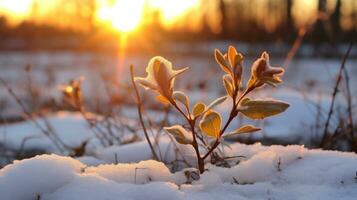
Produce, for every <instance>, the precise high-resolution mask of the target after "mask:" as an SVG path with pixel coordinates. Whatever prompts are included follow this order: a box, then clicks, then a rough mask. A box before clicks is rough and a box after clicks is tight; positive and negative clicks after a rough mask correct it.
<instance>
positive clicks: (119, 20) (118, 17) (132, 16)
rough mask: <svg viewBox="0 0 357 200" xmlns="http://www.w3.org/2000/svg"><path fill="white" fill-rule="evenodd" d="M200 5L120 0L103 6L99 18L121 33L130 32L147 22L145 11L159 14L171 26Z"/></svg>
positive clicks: (193, 1) (192, 1) (192, 0)
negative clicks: (144, 21)
mask: <svg viewBox="0 0 357 200" xmlns="http://www.w3.org/2000/svg"><path fill="white" fill-rule="evenodd" d="M198 3H199V2H198V1H197V0H173V1H166V0H146V1H145V0H132V1H128V0H118V1H115V2H114V3H113V4H111V5H107V4H105V5H101V6H100V8H99V10H98V11H97V17H98V20H99V21H101V22H105V23H107V24H109V25H111V26H112V27H113V28H115V29H117V30H118V31H120V32H130V31H133V30H135V29H136V28H137V27H138V26H139V25H140V23H142V22H143V20H145V19H143V13H144V12H145V11H149V10H150V11H157V12H159V13H160V17H161V20H162V21H163V22H164V23H165V24H170V23H171V22H173V21H175V20H176V19H177V18H178V17H179V16H181V15H183V14H184V13H185V12H187V11H188V10H189V9H191V8H193V7H194V6H195V5H198Z"/></svg>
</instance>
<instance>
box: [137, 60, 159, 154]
mask: <svg viewBox="0 0 357 200" xmlns="http://www.w3.org/2000/svg"><path fill="white" fill-rule="evenodd" d="M130 75H131V83H132V84H133V87H134V90H135V94H136V106H137V110H138V115H139V120H140V124H141V126H142V128H143V131H144V134H145V138H146V140H147V142H148V144H149V146H150V149H151V152H152V155H153V157H154V159H155V160H158V156H157V154H156V152H155V150H154V147H153V145H152V143H151V141H150V138H149V134H148V132H147V129H146V127H145V123H144V120H143V116H142V110H141V109H142V108H141V105H142V103H141V97H140V94H139V91H138V88H137V87H136V83H135V80H134V66H133V65H131V66H130Z"/></svg>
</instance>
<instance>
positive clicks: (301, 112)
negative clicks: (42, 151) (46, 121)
mask: <svg viewBox="0 0 357 200" xmlns="http://www.w3.org/2000/svg"><path fill="white" fill-rule="evenodd" d="M356 41H357V1H355V0H51V1H48V0H0V78H1V80H2V82H1V83H2V84H1V85H0V123H1V124H2V126H1V128H0V132H3V133H7V135H9V134H10V133H11V131H8V130H7V129H6V125H9V124H12V123H15V122H21V121H23V120H24V119H28V118H29V116H32V114H36V115H40V114H39V113H45V114H49V113H50V114H51V113H56V112H58V111H60V110H70V111H78V108H73V106H68V105H67V104H66V102H65V101H64V96H63V92H66V91H67V89H68V91H72V89H73V88H72V89H71V87H72V86H73V85H72V86H71V85H69V87H67V86H68V84H71V83H70V82H71V80H72V83H73V80H77V81H80V82H81V83H82V85H81V86H82V88H81V93H82V95H83V99H84V100H83V101H84V104H85V106H86V111H88V112H93V113H96V114H99V115H104V116H108V115H110V116H112V115H113V113H117V115H118V116H125V117H128V118H132V119H135V118H137V116H136V115H135V112H133V109H134V111H135V106H134V103H135V100H134V99H133V98H132V87H131V85H130V82H129V80H130V74H129V71H128V68H129V65H130V64H133V65H134V66H135V72H136V74H138V75H144V73H145V70H144V69H145V67H146V65H147V62H148V61H149V59H150V58H151V57H152V56H156V55H161V56H164V57H165V58H167V59H169V60H170V61H172V62H173V63H174V66H177V67H182V66H189V67H190V70H189V71H188V72H187V73H186V74H185V76H182V78H180V80H178V88H179V89H181V90H183V91H185V92H186V93H188V94H190V95H191V98H192V101H198V100H200V99H201V100H202V99H203V101H207V102H209V101H210V100H213V99H214V98H216V97H218V96H219V95H222V94H223V93H224V88H223V87H222V85H221V76H222V73H221V72H220V71H219V70H220V69H219V67H218V66H217V64H216V63H215V60H214V56H213V51H214V49H215V48H218V49H220V50H221V51H224V52H225V51H226V50H227V48H228V45H233V46H235V47H236V48H237V49H238V50H239V51H240V52H242V53H243V54H244V55H245V57H246V58H245V61H244V71H245V72H244V73H245V74H246V75H247V76H248V74H249V72H250V66H251V64H252V62H253V61H254V60H255V59H256V58H258V57H259V56H260V54H261V53H262V52H263V51H268V52H269V53H270V56H271V64H272V65H273V66H283V67H285V69H286V75H285V77H284V80H285V83H284V84H283V86H282V87H279V88H277V89H275V88H270V89H268V90H265V91H261V92H259V93H258V94H257V95H258V96H261V97H265V96H268V97H270V96H272V95H273V97H277V98H280V99H283V100H285V101H288V102H289V103H290V104H291V107H290V108H289V110H288V112H287V113H286V114H283V115H281V116H278V117H274V118H273V119H272V120H266V121H263V122H259V123H260V124H259V125H260V126H263V127H264V131H263V132H262V133H257V134H256V135H254V136H251V135H249V136H242V137H241V138H237V140H239V141H241V142H246V143H253V142H256V141H259V142H263V143H265V144H304V145H306V146H307V147H311V148H313V147H323V148H328V149H339V150H347V151H356V149H357V148H356V147H357V142H355V141H357V139H355V138H356V136H355V135H354V133H355V128H354V127H356V126H353V124H355V119H356V117H353V114H354V113H356V112H355V111H356V105H355V100H356V95H355V94H356V92H357V87H356V85H357V80H356V77H357V76H356V75H357V68H356V64H357V60H356V59H357V49H356V48H352V50H351V52H350V53H349V55H347V54H346V52H347V49H348V47H349V45H350V43H352V42H356ZM343 57H346V59H345V61H346V65H342V63H343ZM342 66H343V68H342ZM202 72H204V73H202ZM338 77H340V78H341V79H340V80H339V78H338ZM63 88H64V89H63ZM334 90H336V95H333V93H334ZM143 95H146V96H144V99H145V101H144V104H145V106H146V107H147V108H148V109H150V110H160V109H163V108H162V106H160V105H157V103H156V102H155V101H154V100H150V99H154V98H153V96H150V94H146V93H144V94H143ZM332 101H334V103H333V104H332V105H331V102H332ZM227 105H228V104H227ZM130 109H132V110H131V111H130ZM226 109H227V107H224V106H222V107H220V110H221V111H225V110H226ZM330 110H332V113H331V111H330ZM29 114H31V115H29ZM329 116H330V117H329ZM326 121H328V122H326ZM243 122H244V121H239V122H237V123H243ZM254 123H258V122H254ZM326 124H327V125H326ZM326 126H327V128H326ZM233 128H234V127H233ZM326 134H331V137H332V139H334V140H330V141H329V143H327V144H324V146H321V145H322V144H321V136H322V135H326ZM341 135H342V136H341ZM335 136H336V137H337V138H334V137H335ZM4 138H5V136H4ZM22 139H23V138H22ZM335 140H336V141H335ZM4 141H6V140H5V139H4V140H3V143H6V142H4ZM0 146H1V145H0Z"/></svg>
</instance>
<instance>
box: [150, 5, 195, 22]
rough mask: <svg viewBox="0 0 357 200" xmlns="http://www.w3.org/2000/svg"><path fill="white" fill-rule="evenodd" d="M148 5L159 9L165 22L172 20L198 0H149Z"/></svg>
mask: <svg viewBox="0 0 357 200" xmlns="http://www.w3.org/2000/svg"><path fill="white" fill-rule="evenodd" d="M149 3H150V6H152V7H154V8H156V9H159V10H160V11H161V14H162V17H163V19H164V20H165V22H171V21H174V20H175V19H176V18H177V17H179V16H181V15H183V14H184V13H185V12H186V11H188V10H189V9H190V8H193V7H194V6H196V5H198V4H199V1H198V0H176V1H168V0H150V1H149Z"/></svg>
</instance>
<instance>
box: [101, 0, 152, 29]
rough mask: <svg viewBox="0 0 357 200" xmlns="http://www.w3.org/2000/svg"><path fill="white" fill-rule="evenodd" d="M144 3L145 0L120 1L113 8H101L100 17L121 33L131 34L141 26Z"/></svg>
mask: <svg viewBox="0 0 357 200" xmlns="http://www.w3.org/2000/svg"><path fill="white" fill-rule="evenodd" d="M144 3H145V1H144V0H131V1H128V0H118V1H116V3H115V4H114V5H113V6H110V7H102V8H100V9H99V10H98V17H99V18H100V19H101V20H105V21H110V23H111V25H112V26H113V27H114V28H116V29H118V30H119V31H121V32H129V31H132V30H134V29H135V28H136V27H137V26H138V25H139V24H140V21H141V17H142V13H143V8H144Z"/></svg>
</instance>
